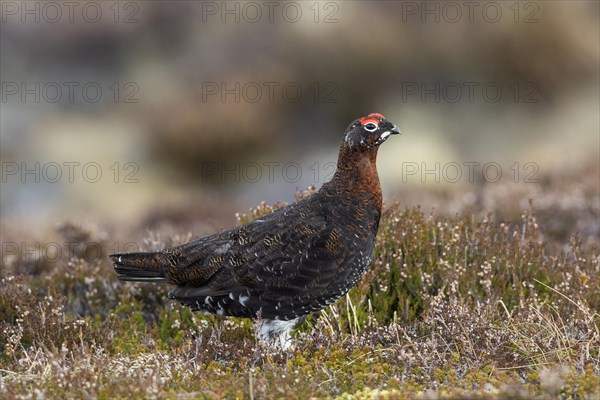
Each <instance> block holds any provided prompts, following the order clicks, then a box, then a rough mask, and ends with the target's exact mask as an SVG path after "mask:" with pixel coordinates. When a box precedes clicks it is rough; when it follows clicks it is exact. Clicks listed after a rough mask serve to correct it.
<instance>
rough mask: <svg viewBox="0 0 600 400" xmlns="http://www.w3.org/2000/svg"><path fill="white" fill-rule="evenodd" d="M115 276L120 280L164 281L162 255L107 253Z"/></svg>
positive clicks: (165, 271)
mask: <svg viewBox="0 0 600 400" xmlns="http://www.w3.org/2000/svg"><path fill="white" fill-rule="evenodd" d="M109 257H110V259H111V261H112V262H113V265H114V268H115V272H116V273H117V278H119V279H120V280H122V281H137V282H166V281H167V278H166V276H165V275H166V273H167V266H166V264H165V262H164V255H163V254H161V253H158V252H153V253H117V254H111V255H109Z"/></svg>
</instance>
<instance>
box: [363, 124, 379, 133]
mask: <svg viewBox="0 0 600 400" xmlns="http://www.w3.org/2000/svg"><path fill="white" fill-rule="evenodd" d="M365 129H366V130H368V131H369V132H375V130H376V129H377V125H375V124H374V123H372V122H369V123H367V124H366V125H365Z"/></svg>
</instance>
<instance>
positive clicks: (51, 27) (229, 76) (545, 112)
mask: <svg viewBox="0 0 600 400" xmlns="http://www.w3.org/2000/svg"><path fill="white" fill-rule="evenodd" d="M1 4H2V10H1V11H2V21H1V26H0V34H1V35H0V55H1V57H0V58H1V60H0V67H1V82H2V103H1V105H0V106H1V110H0V139H1V143H0V157H1V159H2V182H1V185H2V190H1V191H0V202H1V204H0V213H1V218H2V223H1V224H0V226H1V228H2V234H3V236H4V235H7V232H8V231H9V230H11V231H14V229H18V230H20V231H22V232H28V233H30V234H31V232H35V231H39V230H43V229H47V227H48V226H54V224H56V223H62V222H64V221H72V222H74V223H77V224H94V225H98V226H100V227H102V229H106V230H107V231H108V232H109V233H110V235H116V237H118V238H119V239H120V240H122V239H126V238H133V239H139V238H141V237H144V235H147V232H148V231H157V232H161V233H162V234H164V235H168V234H171V233H181V234H184V233H185V232H188V231H189V232H193V233H194V234H205V233H209V232H214V231H216V230H219V229H223V228H225V227H227V226H230V225H231V224H233V223H235V213H236V212H244V211H245V210H248V209H249V208H250V207H253V206H255V205H257V204H258V203H260V202H261V201H266V202H269V203H274V202H277V201H284V202H291V201H293V200H294V196H295V192H296V191H297V190H301V189H306V188H307V187H308V186H309V185H311V184H316V186H317V187H319V186H320V185H321V184H323V183H324V182H325V181H327V180H328V179H329V178H330V177H331V175H332V173H333V168H334V166H335V161H336V158H337V152H338V145H339V142H340V140H341V137H342V133H343V132H344V130H345V128H346V127H347V126H348V124H349V123H350V122H352V120H354V119H355V118H358V117H361V116H364V115H366V114H368V113H371V112H379V113H382V114H384V115H385V116H386V117H387V119H389V120H391V121H393V122H394V123H396V124H397V125H398V126H399V127H400V128H401V130H402V132H403V134H402V135H401V136H399V137H393V138H391V140H389V141H388V142H387V143H385V145H383V146H382V148H381V149H380V152H379V159H378V168H379V171H380V176H381V180H382V187H383V192H384V196H385V199H386V202H388V204H389V203H390V202H394V201H399V202H400V203H401V204H404V205H406V206H415V205H421V206H422V207H424V208H431V207H435V208H436V209H438V210H441V212H444V213H448V214H453V213H457V212H461V210H465V209H474V210H476V211H478V212H481V213H487V212H491V211H494V212H497V213H500V214H503V215H504V216H505V217H507V218H513V217H516V218H518V217H519V215H520V212H521V211H522V210H523V209H525V208H527V207H528V206H529V201H530V199H533V204H534V207H535V206H536V205H537V207H539V208H540V209H541V210H542V211H546V212H547V214H546V219H545V220H543V222H544V223H545V224H547V225H549V226H551V225H552V216H553V215H554V213H555V211H556V210H557V209H559V210H563V211H565V210H566V212H568V213H571V214H572V218H571V219H567V220H566V222H564V223H563V224H562V225H561V226H557V227H556V229H555V231H556V232H557V235H562V236H564V237H567V236H568V234H571V233H573V232H574V231H576V230H578V231H580V232H583V233H582V234H583V235H584V236H585V237H588V238H592V239H593V240H597V235H598V232H599V228H598V208H599V203H600V200H599V195H598V186H599V183H598V180H599V179H600V178H599V157H600V139H599V136H600V133H599V131H600V119H599V109H600V104H599V103H600V94H599V83H600V80H599V65H600V60H599V58H600V44H599V41H600V39H599V38H600V32H599V22H598V21H599V19H600V18H599V17H600V15H599V14H600V13H599V3H598V2H597V1H577V2H569V1H552V2H541V1H540V2H530V1H528V2H476V3H473V4H472V3H469V2H467V4H464V3H463V2H435V1H432V2H410V1H409V2H401V1H369V2H361V1H340V2H333V1H324V2H312V1H311V2H278V1H275V2H261V1H258V2H239V1H216V2H212V1H208V2H190V1H183V2H177V1H152V2H149V1H148V2H143V1H140V2H132V1H127V2H98V1H96V2H94V1H89V2H88V1H80V2H71V3H69V2H60V1H59V2H21V1H19V2H11V1H3V2H2V3H1ZM550 231H551V232H552V229H550ZM11 237H13V234H11Z"/></svg>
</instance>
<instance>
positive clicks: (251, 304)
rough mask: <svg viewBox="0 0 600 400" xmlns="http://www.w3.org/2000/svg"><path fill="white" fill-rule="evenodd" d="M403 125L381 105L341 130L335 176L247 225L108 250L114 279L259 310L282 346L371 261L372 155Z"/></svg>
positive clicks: (264, 329) (182, 298) (374, 221)
mask: <svg viewBox="0 0 600 400" xmlns="http://www.w3.org/2000/svg"><path fill="white" fill-rule="evenodd" d="M396 133H400V131H399V129H398V128H397V127H396V126H395V125H394V124H392V123H390V122H389V121H387V120H386V119H385V118H384V117H383V116H382V115H381V114H369V115H368V116H367V117H364V118H361V119H357V120H355V121H354V122H353V123H352V124H351V125H350V126H349V127H348V129H347V130H346V132H345V134H344V139H343V140H342V144H341V148H340V153H339V157H338V164H337V170H336V173H335V175H334V177H333V178H332V180H331V181H329V182H327V183H325V184H324V185H323V186H322V187H321V189H320V190H319V191H318V192H316V193H314V194H313V195H311V196H309V197H307V198H305V199H303V200H301V201H298V202H297V203H294V204H291V205H289V206H287V207H284V208H281V209H278V210H276V211H274V212H272V213H270V214H267V215H264V216H262V217H260V218H258V219H256V220H254V221H252V222H249V223H247V224H245V225H241V226H236V227H234V228H232V229H229V230H226V231H223V232H221V233H217V234H214V235H211V236H207V237H203V238H200V239H196V240H194V241H192V242H190V243H187V244H184V245H181V246H177V247H173V248H169V249H164V250H160V251H157V252H149V253H123V254H113V255H111V256H110V257H111V259H112V261H113V263H114V267H115V271H116V272H117V274H118V277H119V279H121V280H126V281H165V282H168V283H170V284H172V285H175V288H174V289H173V290H172V291H171V292H170V293H169V297H170V298H172V299H175V300H177V301H179V302H181V303H182V304H184V305H186V306H189V307H191V308H192V309H193V310H197V311H205V312H209V313H214V314H222V315H228V316H236V317H248V318H260V319H261V320H262V321H263V323H262V325H261V330H260V336H261V337H262V338H264V339H267V340H270V341H272V340H273V339H275V338H276V339H278V340H279V343H280V344H281V345H283V346H284V347H286V346H287V345H288V344H289V332H290V330H291V329H292V328H293V327H294V326H295V325H296V324H297V323H298V322H299V321H301V320H302V319H303V317H305V316H306V315H307V314H310V313H312V312H314V311H318V310H320V309H322V308H325V307H326V306H327V305H329V304H331V303H332V302H334V301H335V300H337V299H338V298H340V297H341V296H343V295H344V294H345V293H346V292H348V290H350V289H351V288H352V287H353V286H354V285H355V284H356V283H357V281H358V279H359V278H360V277H361V276H362V274H363V273H364V271H365V270H366V268H367V266H368V265H369V263H370V261H371V259H372V257H373V251H374V247H375V235H376V234H377V228H378V226H379V218H380V216H381V187H380V184H379V177H378V174H377V167H376V158H377V150H378V148H379V145H380V144H381V143H383V142H384V141H385V140H386V139H387V138H388V136H390V135H391V134H396Z"/></svg>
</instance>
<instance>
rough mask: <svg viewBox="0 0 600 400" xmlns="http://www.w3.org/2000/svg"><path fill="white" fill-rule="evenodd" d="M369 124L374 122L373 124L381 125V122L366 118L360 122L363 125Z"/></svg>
mask: <svg viewBox="0 0 600 400" xmlns="http://www.w3.org/2000/svg"><path fill="white" fill-rule="evenodd" d="M369 122H372V123H374V124H375V125H379V120H378V119H375V118H369V117H365V118H362V119H361V120H360V124H361V125H366V124H368V123H369Z"/></svg>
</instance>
